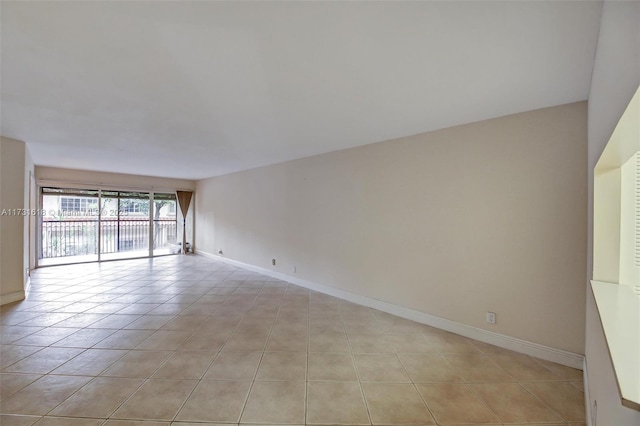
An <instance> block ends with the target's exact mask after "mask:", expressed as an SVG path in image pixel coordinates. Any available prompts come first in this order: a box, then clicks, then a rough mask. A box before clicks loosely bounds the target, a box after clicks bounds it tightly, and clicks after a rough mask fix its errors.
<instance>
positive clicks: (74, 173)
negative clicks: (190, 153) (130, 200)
mask: <svg viewBox="0 0 640 426" xmlns="http://www.w3.org/2000/svg"><path fill="white" fill-rule="evenodd" d="M36 178H37V179H38V180H39V181H42V180H46V181H54V182H66V183H77V184H80V185H87V184H94V185H99V186H112V187H121V188H141V189H145V190H152V189H153V190H157V191H165V190H167V191H168V190H171V191H175V190H178V189H183V190H187V191H193V190H194V189H195V187H196V183H195V181H192V180H186V179H171V178H164V177H155V176H139V175H127V174H120V173H106V172H94V171H90V170H75V169H61V168H56V167H44V166H37V167H36Z"/></svg>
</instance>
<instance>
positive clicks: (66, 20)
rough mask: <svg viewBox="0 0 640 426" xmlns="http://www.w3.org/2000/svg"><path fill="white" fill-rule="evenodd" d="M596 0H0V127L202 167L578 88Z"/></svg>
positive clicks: (55, 159)
mask: <svg viewBox="0 0 640 426" xmlns="http://www.w3.org/2000/svg"><path fill="white" fill-rule="evenodd" d="M601 6H602V5H601V2H592V1H553V2H543V1H498V2H495V1H494V2H488V1H470V2H458V1H443V2H434V1H423V2H397V1H387V2H237V1H236V2H213V1H209V2H207V1H199V2H195V1H194V2H190V1H178V2H114V1H112V2H62V1H59V2H11V1H4V0H3V1H2V3H1V13H2V17H1V19H2V22H1V23H2V27H1V34H0V35H1V43H2V45H1V47H2V50H1V71H2V77H1V81H0V83H1V89H2V92H1V101H2V104H1V108H2V110H1V112H2V116H1V125H2V127H1V132H2V135H4V136H7V137H11V138H15V139H19V140H23V141H25V142H27V144H28V146H29V150H30V152H31V154H32V157H33V159H34V161H35V163H36V164H38V165H48V166H58V167H68V168H75V169H89V170H101V171H114V172H121V173H134V174H142V175H151V176H166V177H179V178H188V179H198V178H204V177H209V176H215V175H220V174H225V173H229V172H233V171H237V170H243V169H248V168H252V167H257V166H262V165H266V164H272V163H276V162H281V161H286V160H290V159H294V158H300V157H306V156H310V155H314V154H319V153H323V152H328V151H333V150H338V149H344V148H349V147H354V146H358V145H364V144H368V143H373V142H379V141H383V140H387V139H392V138H396V137H400V136H406V135H411V134H416V133H421V132H425V131H430V130H435V129H440V128H445V127H449V126H454V125H458V124H463V123H469V122H473V121H478V120H483V119H487V118H492V117H498V116H502V115H506V114H511V113H516V112H521V111H527V110H532V109H537V108H543V107H548V106H553V105H559V104H564V103H569V102H574V101H580V100H585V99H587V97H588V92H589V84H590V79H591V70H592V65H593V58H594V55H595V49H596V44H597V37H598V26H599V20H600V10H601Z"/></svg>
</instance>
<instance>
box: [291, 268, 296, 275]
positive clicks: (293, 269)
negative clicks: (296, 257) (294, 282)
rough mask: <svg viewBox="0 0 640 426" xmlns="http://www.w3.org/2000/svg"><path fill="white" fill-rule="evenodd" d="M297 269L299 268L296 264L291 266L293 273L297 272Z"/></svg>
mask: <svg viewBox="0 0 640 426" xmlns="http://www.w3.org/2000/svg"><path fill="white" fill-rule="evenodd" d="M296 271H297V268H296V267H295V266H292V267H291V273H293V274H295V273H296Z"/></svg>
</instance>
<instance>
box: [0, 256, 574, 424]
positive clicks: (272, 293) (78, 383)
mask: <svg viewBox="0 0 640 426" xmlns="http://www.w3.org/2000/svg"><path fill="white" fill-rule="evenodd" d="M0 312H1V313H0V321H1V322H0V343H1V352H0V413H2V414H1V417H0V424H2V425H3V426H11V425H33V424H35V425H38V426H47V425H70V426H73V425H87V426H91V425H109V426H126V425H141V426H159V425H189V424H199V425H203V424H216V425H224V424H255V425H259V424H264V425H266V424H272V425H273V424H296V425H302V424H318V425H322V424H325V425H328V424H341V425H347V424H348V425H363V424H364V425H367V424H380V425H383V424H384V425H391V424H414V425H433V424H438V425H448V424H466V425H471V424H491V425H513V424H528V425H532V424H545V425H547V426H551V425H575V426H577V425H583V424H584V423H585V410H584V399H583V390H582V372H581V371H578V370H574V369H572V368H568V367H564V366H561V365H557V364H553V363H550V362H547V361H542V360H537V359H534V358H531V357H529V356H526V355H521V354H516V353H514V352H510V351H507V350H504V349H500V348H497V347H495V346H491V345H487V344H484V343H480V342H477V341H474V340H470V339H467V338H464V337H460V336H456V335H453V334H450V333H446V332H443V331H441V330H437V329H434V328H431V327H428V326H425V325H421V324H417V323H414V322H411V321H407V320H404V319H401V318H398V317H394V316H392V315H389V314H385V313H383V312H379V311H376V310H373V309H369V308H366V307H362V306H358V305H354V304H352V303H349V302H345V301H343V300H340V299H336V298H334V297H330V296H326V295H323V294H320V293H315V292H313V291H309V290H307V289H304V288H301V287H297V286H295V285H292V284H288V283H286V282H283V281H278V280H276V279H273V278H270V277H266V276H263V275H260V274H257V273H254V272H250V271H246V270H243V269H240V268H237V267H233V266H229V265H227V264H224V263H220V262H217V261H214V260H211V259H207V258H203V257H199V256H171V257H162V258H156V259H153V260H148V259H144V260H142V259H138V260H127V261H118V262H106V263H102V264H84V265H68V266H57V267H50V268H42V269H39V270H36V271H34V273H33V275H32V286H31V292H30V294H29V297H28V299H27V300H25V301H22V302H17V303H13V304H10V305H5V306H3V307H2V308H1V311H0Z"/></svg>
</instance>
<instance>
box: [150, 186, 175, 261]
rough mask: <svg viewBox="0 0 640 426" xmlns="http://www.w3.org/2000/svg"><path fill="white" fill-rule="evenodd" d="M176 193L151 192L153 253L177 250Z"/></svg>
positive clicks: (170, 252) (155, 254) (172, 252)
mask: <svg viewBox="0 0 640 426" xmlns="http://www.w3.org/2000/svg"><path fill="white" fill-rule="evenodd" d="M176 208H177V205H176V195H175V194H163V193H154V194H153V255H154V256H159V255H163V254H175V253H177V252H178V245H177V233H176V232H177V226H176Z"/></svg>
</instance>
